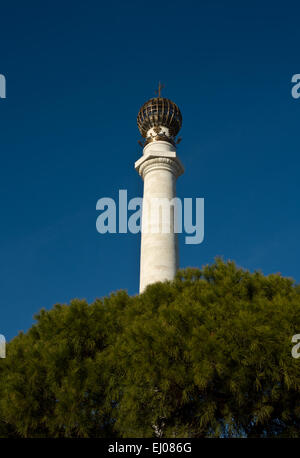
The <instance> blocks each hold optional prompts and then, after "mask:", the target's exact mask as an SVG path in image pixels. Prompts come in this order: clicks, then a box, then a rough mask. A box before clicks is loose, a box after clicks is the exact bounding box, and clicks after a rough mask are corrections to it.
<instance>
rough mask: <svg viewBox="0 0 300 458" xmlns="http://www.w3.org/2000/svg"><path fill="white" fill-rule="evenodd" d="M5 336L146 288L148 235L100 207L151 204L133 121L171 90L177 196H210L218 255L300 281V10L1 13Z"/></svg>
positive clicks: (195, 4)
mask: <svg viewBox="0 0 300 458" xmlns="http://www.w3.org/2000/svg"><path fill="white" fill-rule="evenodd" d="M0 14H1V28H0V73H2V74H4V75H5V76H6V79H7V99H5V100H4V99H0V152H1V166H0V189H1V192H0V199H1V201H0V204H1V226H0V253H1V275H0V293H1V296H0V297H1V299H0V300H1V305H0V306H1V315H0V317H1V319H0V333H2V334H4V335H5V336H6V337H7V339H10V338H12V337H13V336H14V335H16V334H17V333H18V331H20V330H24V331H26V330H27V329H28V328H29V326H30V325H31V324H32V322H33V315H34V314H35V313H36V312H38V311H39V310H40V308H42V307H46V308H51V307H52V305H53V304H55V303H58V302H61V303H65V302H68V301H69V300H70V299H72V298H74V297H80V298H86V299H87V300H88V301H89V302H91V301H93V300H94V299H95V298H96V297H102V296H104V295H107V294H109V293H110V292H111V291H115V290H117V289H121V288H125V289H127V290H128V292H129V293H130V294H136V293H137V291H138V279H139V244H140V238H139V235H105V236H104V235H100V234H98V233H97V232H96V227H95V223H96V218H97V215H98V212H96V202H97V200H98V199H99V198H101V197H106V196H108V197H117V195H118V190H119V189H128V196H129V198H131V197H135V196H141V195H142V180H141V178H140V177H139V176H138V174H137V173H136V172H135V170H134V167H133V164H134V161H135V160H137V159H138V157H139V156H140V153H141V151H140V148H139V146H138V144H137V140H138V139H139V138H140V136H139V132H138V129H137V126H136V115H137V112H138V110H139V108H140V106H141V105H142V104H143V103H144V102H145V101H146V100H147V99H148V98H150V97H152V96H153V95H154V90H155V89H156V86H157V82H158V80H161V81H162V82H163V83H164V84H165V85H166V89H165V90H164V95H165V96H166V97H169V98H171V99H172V100H174V101H175V102H176V103H177V104H178V105H179V107H180V109H181V111H182V115H183V128H182V131H181V135H182V137H183V141H182V142H181V144H180V146H179V148H178V152H179V155H180V157H181V160H182V162H183V163H184V165H185V169H186V172H185V175H183V176H182V177H181V178H180V179H179V181H178V188H177V189H178V195H179V196H181V197H204V198H205V240H204V242H203V243H202V244H201V245H185V244H184V237H183V236H181V237H180V250H181V258H180V265H181V266H182V267H185V266H201V265H203V264H207V263H211V262H213V260H214V257H215V256H216V255H223V256H224V258H225V259H228V258H230V259H233V260H235V261H236V262H237V263H238V264H239V265H241V266H243V267H246V268H249V269H250V270H254V269H261V270H262V271H263V272H264V273H266V274H268V273H271V272H281V273H282V274H283V275H285V276H292V277H293V278H295V280H296V281H297V282H300V264H299V259H300V242H299V234H300V214H299V211H298V208H299V201H300V195H299V188H300V186H299V168H300V135H299V122H300V99H298V100H295V99H293V98H292V97H291V92H290V91H291V86H292V85H291V83H290V81H291V77H292V75H293V74H294V73H300V53H299V45H300V28H299V14H300V6H299V2H296V1H295V2H281V1H280V2H279V1H277V2H276V1H275V2H274V1H272V2H271V1H264V2H262V1H251V2H245V1H243V2H241V1H225V0H224V1H216V0H206V1H189V0H186V1H184V2H183V1H177V0H173V1H165V2H156V1H151V2H141V1H128V2H125V1H115V2H99V1H90V0H87V1H85V2H82V1H80V2H78V1H74V0H73V1H70V2H69V1H59V2H58V1H57V0H54V1H51V2H40V1H27V2H23V1H15V2H5V3H3V2H2V4H1V12H0Z"/></svg>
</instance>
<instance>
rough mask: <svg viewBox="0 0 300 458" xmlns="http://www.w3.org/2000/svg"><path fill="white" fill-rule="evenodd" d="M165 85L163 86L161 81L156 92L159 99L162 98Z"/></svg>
mask: <svg viewBox="0 0 300 458" xmlns="http://www.w3.org/2000/svg"><path fill="white" fill-rule="evenodd" d="M164 87H165V85H164V84H161V83H160V81H159V83H158V89H157V90H156V91H155V95H157V96H158V97H159V98H160V97H161V90H162V89H164Z"/></svg>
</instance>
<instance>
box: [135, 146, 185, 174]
mask: <svg viewBox="0 0 300 458" xmlns="http://www.w3.org/2000/svg"><path fill="white" fill-rule="evenodd" d="M134 166H135V170H136V171H137V172H138V173H139V175H140V176H141V177H142V178H143V179H144V177H145V175H146V174H147V173H148V172H150V171H152V170H162V169H163V170H169V171H170V172H172V173H173V174H174V175H175V177H176V178H178V177H179V176H180V175H182V174H183V173H184V168H183V165H182V163H181V161H180V159H179V158H178V157H177V156H176V152H168V153H166V152H165V153H164V154H163V155H156V154H153V153H149V154H144V155H143V156H142V157H141V158H140V159H139V160H138V161H136V163H135V164H134Z"/></svg>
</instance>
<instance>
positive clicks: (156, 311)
mask: <svg viewBox="0 0 300 458" xmlns="http://www.w3.org/2000/svg"><path fill="white" fill-rule="evenodd" d="M299 333H300V288H299V286H297V285H295V284H294V282H293V281H292V280H291V279H288V278H283V277H282V276H281V275H279V274H275V275H269V276H264V275H262V273H260V272H255V273H250V272H248V271H246V270H243V269H240V268H237V267H236V265H235V264H234V263H233V262H223V261H222V260H221V259H217V260H216V262H215V263H214V264H213V265H209V266H206V267H204V268H203V269H202V270H199V269H191V268H189V269H185V270H181V271H180V272H179V273H178V274H177V276H176V278H175V280H174V281H173V282H165V283H156V284H154V285H150V286H149V287H148V288H147V289H146V291H145V292H144V293H143V294H141V295H139V296H134V297H129V296H128V294H127V293H126V292H125V291H119V292H117V293H115V294H111V295H110V297H107V298H104V299H102V300H96V301H95V302H94V303H93V304H91V305H88V304H87V302H86V301H84V300H79V299H75V300H73V301H71V303H70V305H56V306H54V308H53V309H52V310H50V311H45V310H42V311H41V312H40V313H39V315H37V316H36V324H34V325H33V326H32V328H31V329H30V330H29V331H28V332H27V333H26V334H19V335H18V336H17V337H15V338H14V339H13V340H12V341H11V342H10V343H9V344H8V348H7V358H6V359H3V360H0V437H110V438H113V437H153V436H156V437H186V438H187V437H274V436H275V437H300V359H295V358H293V357H292V355H291V349H292V346H293V344H292V343H291V338H292V336H293V335H294V334H299Z"/></svg>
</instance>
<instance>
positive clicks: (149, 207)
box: [135, 141, 184, 292]
mask: <svg viewBox="0 0 300 458" xmlns="http://www.w3.org/2000/svg"><path fill="white" fill-rule="evenodd" d="M135 169H136V170H137V171H138V173H139V174H140V175H141V177H142V178H143V180H144V196H143V214H142V234H141V258H140V292H142V291H143V290H144V289H145V288H146V286H147V285H149V284H151V283H155V282H158V281H164V280H172V279H173V278H174V276H175V273H176V270H177V269H178V265H179V256H178V255H179V254H178V241H177V233H175V228H174V209H172V206H171V207H170V201H171V200H172V199H173V198H175V197H176V180H177V178H178V176H179V175H181V174H182V173H183V172H184V169H183V166H182V164H181V162H180V160H179V159H178V157H177V155H176V147H175V146H173V145H172V144H171V143H169V142H167V141H153V142H151V143H148V144H147V145H146V146H145V148H144V150H143V156H142V157H141V158H140V159H139V160H138V161H137V162H136V163H135ZM157 198H159V199H162V200H159V204H158V200H156V199H157ZM163 202H165V203H167V205H169V213H168V214H167V211H168V208H167V207H164V206H163ZM160 204H162V206H161V207H160V208H159V206H160ZM172 210H173V211H172Z"/></svg>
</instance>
